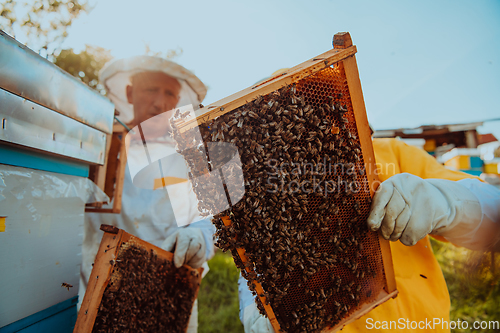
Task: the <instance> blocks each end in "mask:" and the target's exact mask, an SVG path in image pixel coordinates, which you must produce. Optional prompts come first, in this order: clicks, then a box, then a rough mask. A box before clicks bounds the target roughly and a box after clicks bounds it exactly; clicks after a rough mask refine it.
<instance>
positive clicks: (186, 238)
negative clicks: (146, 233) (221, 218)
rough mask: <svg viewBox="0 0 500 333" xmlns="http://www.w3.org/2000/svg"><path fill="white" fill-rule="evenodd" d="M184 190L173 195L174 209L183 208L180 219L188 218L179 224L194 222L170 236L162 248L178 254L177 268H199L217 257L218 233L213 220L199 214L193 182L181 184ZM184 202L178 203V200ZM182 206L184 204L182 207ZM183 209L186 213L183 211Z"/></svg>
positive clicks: (175, 261)
mask: <svg viewBox="0 0 500 333" xmlns="http://www.w3.org/2000/svg"><path fill="white" fill-rule="evenodd" d="M177 186H178V187H179V188H180V186H182V188H183V189H182V190H180V191H179V193H176V195H175V196H176V197H179V198H173V196H174V195H173V194H172V195H171V203H172V206H176V207H175V208H174V209H179V211H177V212H176V214H175V215H176V217H178V216H179V215H180V217H181V218H183V219H184V218H185V219H186V220H185V221H180V220H178V221H176V222H177V223H179V222H180V223H179V224H180V225H183V224H186V223H184V222H187V223H189V222H191V223H189V224H188V225H187V226H183V227H180V228H177V229H176V230H175V232H174V233H173V234H171V235H170V236H168V237H167V238H166V239H165V241H164V242H163V244H162V245H161V247H162V248H163V249H165V250H167V251H170V252H174V265H175V266H176V267H181V266H182V265H184V264H187V265H189V266H191V267H193V268H199V267H201V265H203V263H204V262H206V261H208V260H209V259H210V258H212V257H213V256H214V253H215V246H214V241H213V235H214V233H215V226H214V225H213V224H212V222H211V219H212V217H211V216H210V217H208V218H205V219H202V218H201V217H200V214H199V211H198V199H197V198H196V195H195V194H194V192H193V189H192V186H191V184H190V182H186V183H182V184H178V185H177ZM179 199H180V200H181V202H178V200H179ZM181 203H182V205H181ZM180 206H183V207H184V210H180Z"/></svg>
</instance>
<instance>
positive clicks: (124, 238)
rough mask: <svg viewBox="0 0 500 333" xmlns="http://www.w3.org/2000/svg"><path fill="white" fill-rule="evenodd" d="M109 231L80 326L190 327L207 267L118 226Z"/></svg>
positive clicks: (100, 328) (121, 329)
mask: <svg viewBox="0 0 500 333" xmlns="http://www.w3.org/2000/svg"><path fill="white" fill-rule="evenodd" d="M101 230H103V231H104V235H103V238H102V241H101V245H100V247H99V252H98V254H97V256H96V259H95V262H94V267H93V269H92V273H91V275H90V279H89V283H88V287H87V290H86V292H85V296H84V298H83V302H82V306H81V308H80V311H79V313H78V318H77V321H76V325H75V329H74V332H78V333H85V332H186V330H187V327H188V322H189V317H190V315H191V310H192V308H193V304H194V301H195V300H196V297H197V294H198V289H199V285H200V282H201V273H202V271H203V268H200V269H192V268H191V267H189V266H187V265H184V266H182V267H180V268H179V269H176V268H175V266H173V254H172V253H170V252H167V251H164V250H162V249H160V248H158V247H156V246H154V245H152V244H150V243H147V242H145V241H143V240H141V239H140V238H137V237H135V236H133V235H131V234H129V233H127V232H125V231H123V230H120V229H118V228H115V227H112V226H107V225H102V226H101Z"/></svg>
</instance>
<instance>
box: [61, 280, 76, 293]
mask: <svg viewBox="0 0 500 333" xmlns="http://www.w3.org/2000/svg"><path fill="white" fill-rule="evenodd" d="M61 287H62V288H66V289H68V291H69V288H73V285H71V284H69V283H66V282H63V283H61Z"/></svg>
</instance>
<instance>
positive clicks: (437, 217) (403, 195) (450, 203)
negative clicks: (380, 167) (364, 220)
mask: <svg viewBox="0 0 500 333" xmlns="http://www.w3.org/2000/svg"><path fill="white" fill-rule="evenodd" d="M368 226H369V227H370V228H371V229H372V230H374V231H375V230H380V232H381V234H382V236H383V237H384V238H385V239H388V240H391V241H397V240H400V241H401V243H403V244H405V245H409V246H410V245H414V244H416V243H417V242H418V241H419V240H420V239H422V238H424V237H425V236H426V235H428V234H432V235H438V236H442V237H444V238H445V239H446V240H448V241H450V242H452V243H454V244H455V245H458V246H463V247H466V248H469V249H471V250H482V251H484V250H492V249H495V248H497V249H498V248H499V244H500V243H499V241H500V190H498V189H497V188H496V187H494V186H492V185H489V184H486V183H482V182H481V181H479V180H477V179H462V180H459V181H451V180H444V179H422V178H420V177H417V176H414V175H411V174H408V173H402V174H397V175H395V176H392V177H390V178H389V179H387V180H386V181H384V182H383V183H382V184H381V185H380V187H379V188H378V189H377V192H376V193H375V196H374V197H373V202H372V207H371V212H370V215H369V217H368Z"/></svg>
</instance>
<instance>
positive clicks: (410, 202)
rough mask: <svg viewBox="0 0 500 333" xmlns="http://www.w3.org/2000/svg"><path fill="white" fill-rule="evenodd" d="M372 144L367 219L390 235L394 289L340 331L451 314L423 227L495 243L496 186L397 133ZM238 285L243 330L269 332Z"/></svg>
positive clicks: (445, 236) (499, 199)
mask: <svg viewBox="0 0 500 333" xmlns="http://www.w3.org/2000/svg"><path fill="white" fill-rule="evenodd" d="M373 149H374V153H375V160H376V162H377V166H378V168H377V171H378V176H379V178H380V180H381V181H382V183H381V185H380V187H379V188H378V190H377V192H376V193H375V196H374V198H373V202H372V206H371V212H370V215H369V217H368V226H369V228H371V230H374V231H379V232H380V233H381V234H382V236H383V237H384V238H385V239H388V240H390V241H392V242H391V243H390V244H391V251H392V259H393V263H394V273H395V277H396V283H397V288H398V291H399V294H398V296H397V297H396V298H395V299H390V300H389V301H387V302H385V303H383V304H382V305H380V306H378V307H377V308H375V309H374V310H372V311H371V312H369V313H368V314H367V315H365V316H363V317H361V318H360V319H358V320H356V321H355V322H353V323H351V324H349V325H347V326H345V327H344V329H343V330H342V332H365V331H367V330H370V331H372V330H373V331H376V329H375V327H376V326H373V324H374V323H376V322H379V323H383V322H391V321H394V322H396V323H398V320H399V319H400V318H403V320H406V319H408V320H410V321H416V322H421V321H423V322H426V320H427V321H432V320H433V319H434V318H439V319H440V320H441V321H447V322H449V321H450V319H449V313H450V296H449V294H448V289H447V287H446V281H445V280H444V277H443V273H442V272H441V268H440V267H439V264H438V262H437V260H436V258H435V257H434V254H433V252H432V248H431V244H430V241H429V236H428V235H432V236H433V237H435V238H437V239H440V240H444V241H449V242H451V243H453V244H455V245H457V246H463V247H466V248H468V249H471V250H480V251H486V250H491V249H496V250H497V251H498V250H499V249H500V242H499V241H500V231H499V230H500V191H499V190H498V189H497V188H495V187H494V186H492V185H489V184H486V183H482V182H481V181H479V180H478V179H477V178H475V177H472V176H470V175H468V174H465V173H462V172H457V171H451V170H449V169H446V168H445V167H444V166H442V165H441V164H439V163H438V162H437V161H436V160H435V159H434V158H433V157H432V156H430V155H429V154H427V153H426V152H425V151H423V150H421V149H419V148H416V147H412V146H409V145H407V144H405V143H403V142H401V141H399V140H396V139H373ZM239 292H240V309H241V310H240V318H241V320H242V322H243V324H244V327H245V332H273V329H272V326H271V323H270V322H269V320H268V319H267V318H265V317H263V316H261V315H260V314H259V312H258V310H257V308H256V306H255V302H254V299H253V296H252V295H251V294H250V292H249V290H248V288H247V287H246V283H244V281H242V280H240V282H239ZM370 325H371V326H370ZM442 328H443V326H442V325H439V326H436V327H435V329H436V330H435V331H437V332H449V331H450V329H446V326H444V328H445V329H442ZM405 331H406V330H405ZM408 331H411V330H409V329H408Z"/></svg>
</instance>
